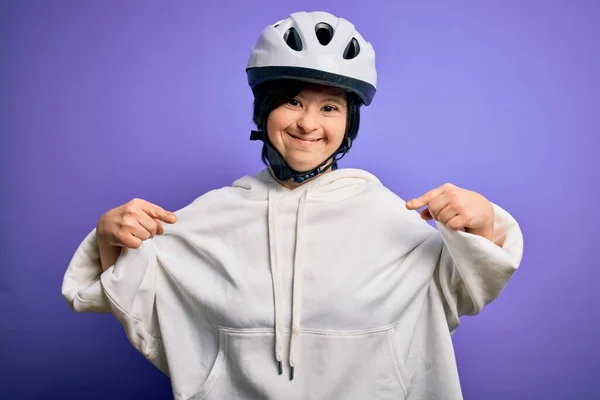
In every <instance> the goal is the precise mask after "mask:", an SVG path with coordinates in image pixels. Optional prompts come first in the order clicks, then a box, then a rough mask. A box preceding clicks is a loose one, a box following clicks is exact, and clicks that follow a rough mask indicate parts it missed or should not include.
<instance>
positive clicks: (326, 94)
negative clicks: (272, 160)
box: [267, 85, 348, 172]
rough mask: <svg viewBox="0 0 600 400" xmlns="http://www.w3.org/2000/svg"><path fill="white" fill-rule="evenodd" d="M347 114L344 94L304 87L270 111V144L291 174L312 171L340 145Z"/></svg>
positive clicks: (331, 88) (319, 87) (268, 124)
mask: <svg viewBox="0 0 600 400" xmlns="http://www.w3.org/2000/svg"><path fill="white" fill-rule="evenodd" d="M347 111H348V110H347V101H346V95H345V92H344V91H343V90H341V89H338V88H333V87H328V86H320V85H311V86H306V87H305V88H304V89H303V90H302V91H301V92H300V93H299V94H298V95H297V96H296V97H294V98H293V99H292V100H290V101H289V102H288V103H285V104H283V105H281V106H279V107H277V108H276V109H274V110H273V111H271V113H270V114H269V118H268V120H267V133H268V135H269V140H270V141H271V143H272V144H273V146H274V147H275V149H277V150H278V151H279V153H280V154H281V156H282V157H283V159H284V160H285V161H286V162H287V163H288V164H289V166H290V167H292V168H293V169H294V170H296V171H301V172H304V171H309V170H312V169H313V168H316V167H317V166H318V165H319V164H321V163H322V162H323V161H325V159H326V158H327V157H329V156H331V154H333V152H334V151H336V150H337V149H338V148H339V147H340V145H341V144H342V140H343V139H344V133H345V132H346V114H347ZM328 171H330V170H328Z"/></svg>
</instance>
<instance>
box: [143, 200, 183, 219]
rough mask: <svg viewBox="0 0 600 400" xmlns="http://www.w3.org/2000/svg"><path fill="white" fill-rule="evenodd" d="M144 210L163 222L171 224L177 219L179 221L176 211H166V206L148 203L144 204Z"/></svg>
mask: <svg viewBox="0 0 600 400" xmlns="http://www.w3.org/2000/svg"><path fill="white" fill-rule="evenodd" d="M143 210H144V212H145V213H146V214H148V215H149V216H151V217H152V218H155V219H158V220H160V221H163V222H167V223H169V224H172V223H175V221H177V216H176V215H175V214H174V213H172V212H170V211H166V210H165V209H164V208H162V207H160V206H157V205H156V204H152V203H147V204H146V205H145V206H144V208H143Z"/></svg>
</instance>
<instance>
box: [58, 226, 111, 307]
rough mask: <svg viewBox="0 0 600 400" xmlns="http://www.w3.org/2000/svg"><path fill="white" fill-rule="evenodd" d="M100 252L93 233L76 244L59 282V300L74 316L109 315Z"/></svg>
mask: <svg viewBox="0 0 600 400" xmlns="http://www.w3.org/2000/svg"><path fill="white" fill-rule="evenodd" d="M101 274H102V264H101V263H100V251H99V250H98V244H97V241H96V229H94V230H92V231H91V232H90V233H89V234H88V235H87V236H86V237H85V238H84V239H83V241H82V242H81V243H80V244H79V246H78V247H77V249H76V250H75V254H73V257H72V258H71V261H70V263H69V265H68V266H67V271H66V272H65V275H64V277H63V282H62V288H61V291H62V296H63V297H64V299H65V300H66V301H67V303H68V304H69V306H70V307H71V308H72V309H73V310H74V311H77V312H97V313H110V312H111V308H110V304H109V302H108V298H107V297H106V295H105V294H104V291H103V290H102V284H101V282H100V275H101Z"/></svg>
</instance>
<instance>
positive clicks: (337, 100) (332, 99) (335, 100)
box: [297, 94, 346, 107]
mask: <svg viewBox="0 0 600 400" xmlns="http://www.w3.org/2000/svg"><path fill="white" fill-rule="evenodd" d="M297 97H299V98H300V99H304V96H302V95H301V94H299V95H298V96H297ZM321 103H334V104H337V105H338V106H340V107H346V103H345V102H344V100H343V99H342V98H341V97H338V96H333V97H327V98H325V99H323V100H321Z"/></svg>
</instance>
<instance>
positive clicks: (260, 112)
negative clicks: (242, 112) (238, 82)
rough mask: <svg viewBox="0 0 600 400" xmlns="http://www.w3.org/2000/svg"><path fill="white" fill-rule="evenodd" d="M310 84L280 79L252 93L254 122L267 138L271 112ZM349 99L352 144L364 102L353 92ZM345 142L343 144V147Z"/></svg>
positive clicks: (348, 130) (348, 124) (264, 152)
mask: <svg viewBox="0 0 600 400" xmlns="http://www.w3.org/2000/svg"><path fill="white" fill-rule="evenodd" d="M307 85H308V83H306V82H303V81H298V80H293V79H278V80H273V81H267V82H265V83H263V84H261V85H259V86H257V87H255V88H254V90H253V91H252V92H253V93H254V110H253V113H252V121H253V122H254V124H255V125H256V127H257V128H258V129H259V130H261V131H264V132H265V133H264V135H265V136H266V129H267V119H268V118H269V114H270V113H271V111H273V110H274V109H276V108H277V107H279V106H280V105H282V104H285V103H287V102H288V101H290V100H292V99H293V98H294V96H296V95H298V93H300V92H301V91H302V89H303V88H304V87H305V86H307ZM346 98H347V103H348V107H347V117H346V134H347V135H348V136H349V137H350V139H352V142H354V140H355V139H356V136H358V128H359V126H360V106H361V105H362V102H361V100H360V98H359V97H358V96H357V95H355V94H354V93H351V92H346ZM343 145H344V142H342V146H343ZM261 157H262V161H263V163H264V164H265V165H268V163H267V146H266V145H264V144H263V148H262V156H261Z"/></svg>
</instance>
